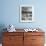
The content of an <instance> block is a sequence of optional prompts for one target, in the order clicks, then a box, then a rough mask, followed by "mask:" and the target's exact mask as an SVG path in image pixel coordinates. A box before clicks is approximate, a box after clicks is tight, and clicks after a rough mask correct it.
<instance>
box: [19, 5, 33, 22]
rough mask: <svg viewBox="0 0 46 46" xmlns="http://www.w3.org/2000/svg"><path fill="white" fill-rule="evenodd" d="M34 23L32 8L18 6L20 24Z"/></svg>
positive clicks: (30, 6)
mask: <svg viewBox="0 0 46 46" xmlns="http://www.w3.org/2000/svg"><path fill="white" fill-rule="evenodd" d="M32 21H34V7H33V6H32V5H21V6H20V22H32Z"/></svg>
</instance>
